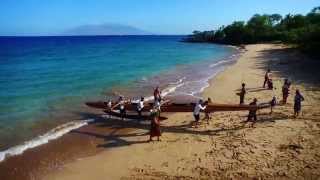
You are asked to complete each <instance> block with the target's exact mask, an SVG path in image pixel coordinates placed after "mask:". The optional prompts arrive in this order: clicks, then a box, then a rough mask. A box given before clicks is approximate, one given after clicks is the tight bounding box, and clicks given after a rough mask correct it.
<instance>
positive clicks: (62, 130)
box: [0, 119, 94, 162]
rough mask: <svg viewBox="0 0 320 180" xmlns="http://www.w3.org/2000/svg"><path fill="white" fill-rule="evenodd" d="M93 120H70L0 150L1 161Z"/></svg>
mask: <svg viewBox="0 0 320 180" xmlns="http://www.w3.org/2000/svg"><path fill="white" fill-rule="evenodd" d="M92 121H94V119H88V120H83V121H72V122H68V123H65V124H63V125H60V126H58V127H56V128H54V129H52V130H50V131H49V132H47V133H45V134H43V135H40V136H38V137H36V138H34V139H32V140H30V141H26V142H24V143H23V144H21V145H17V146H13V147H11V148H9V149H7V150H4V151H0V162H1V161H3V160H4V159H5V158H7V157H9V156H13V155H19V154H22V153H23V152H24V151H25V150H27V149H31V148H34V147H37V146H40V145H42V144H46V143H48V142H49V141H50V140H53V139H57V138H59V137H61V136H62V135H64V134H66V133H68V132H70V131H71V130H74V129H78V128H80V127H82V126H84V125H87V124H88V123H89V122H92Z"/></svg>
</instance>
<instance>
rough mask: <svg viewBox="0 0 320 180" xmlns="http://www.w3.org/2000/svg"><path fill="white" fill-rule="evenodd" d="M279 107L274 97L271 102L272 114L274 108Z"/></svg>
mask: <svg viewBox="0 0 320 180" xmlns="http://www.w3.org/2000/svg"><path fill="white" fill-rule="evenodd" d="M276 105H277V99H276V97H275V96H273V98H272V100H271V101H270V114H272V112H273V108H274V107H275V106H276Z"/></svg>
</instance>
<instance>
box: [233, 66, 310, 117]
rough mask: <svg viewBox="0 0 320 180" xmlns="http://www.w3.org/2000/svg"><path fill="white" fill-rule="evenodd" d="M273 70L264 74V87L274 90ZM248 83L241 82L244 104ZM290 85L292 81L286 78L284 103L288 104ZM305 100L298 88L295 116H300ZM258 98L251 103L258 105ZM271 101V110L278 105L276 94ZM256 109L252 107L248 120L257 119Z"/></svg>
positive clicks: (283, 88)
mask: <svg viewBox="0 0 320 180" xmlns="http://www.w3.org/2000/svg"><path fill="white" fill-rule="evenodd" d="M271 75H272V73H271V70H270V69H268V70H267V72H266V73H265V76H264V82H263V86H262V87H263V88H265V87H266V85H267V86H268V87H267V88H268V89H269V90H273V82H272V78H271ZM245 86H246V84H245V83H242V84H241V90H240V92H239V93H238V95H239V96H240V104H244V97H245V94H246V93H247V91H246V87H245ZM290 86H291V82H290V81H289V80H288V79H285V80H284V83H283V86H282V104H286V103H287V99H288V97H289V94H290ZM302 101H304V97H303V96H302V94H301V93H300V91H299V90H298V89H297V90H296V93H295V97H294V106H293V110H294V117H297V116H299V114H300V112H301V102H302ZM257 102H258V100H257V99H256V98H254V99H253V101H252V102H250V103H249V105H257ZM269 103H270V107H271V112H270V114H271V113H272V111H273V108H274V107H275V106H276V105H277V99H276V97H275V96H273V97H272V99H271V101H270V102H269ZM256 111H257V110H256V109H252V110H250V111H249V115H248V121H251V120H252V119H253V120H255V121H256V120H257V115H256Z"/></svg>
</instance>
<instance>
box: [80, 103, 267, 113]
mask: <svg viewBox="0 0 320 180" xmlns="http://www.w3.org/2000/svg"><path fill="white" fill-rule="evenodd" d="M106 104H107V103H106V102H103V101H97V102H87V103H86V105H87V106H89V107H93V108H98V109H108V106H107V105H106ZM194 106H195V103H183V104H177V103H171V102H169V103H165V104H163V105H161V112H193V110H194ZM152 107H153V103H148V104H146V105H145V107H144V108H143V111H144V112H146V111H150V109H151V108H152ZM268 107H270V104H269V103H263V104H260V105H240V104H216V103H212V104H209V105H207V107H206V110H205V111H206V112H217V111H248V110H257V109H263V108H268ZM116 109H117V108H116ZM125 109H126V110H127V111H136V109H137V105H136V104H135V103H128V104H126V105H125Z"/></svg>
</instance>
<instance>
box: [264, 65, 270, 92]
mask: <svg viewBox="0 0 320 180" xmlns="http://www.w3.org/2000/svg"><path fill="white" fill-rule="evenodd" d="M270 78H271V71H270V69H268V70H267V72H266V74H265V75H264V82H263V88H265V87H266V83H267V82H268V81H269V79H270Z"/></svg>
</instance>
